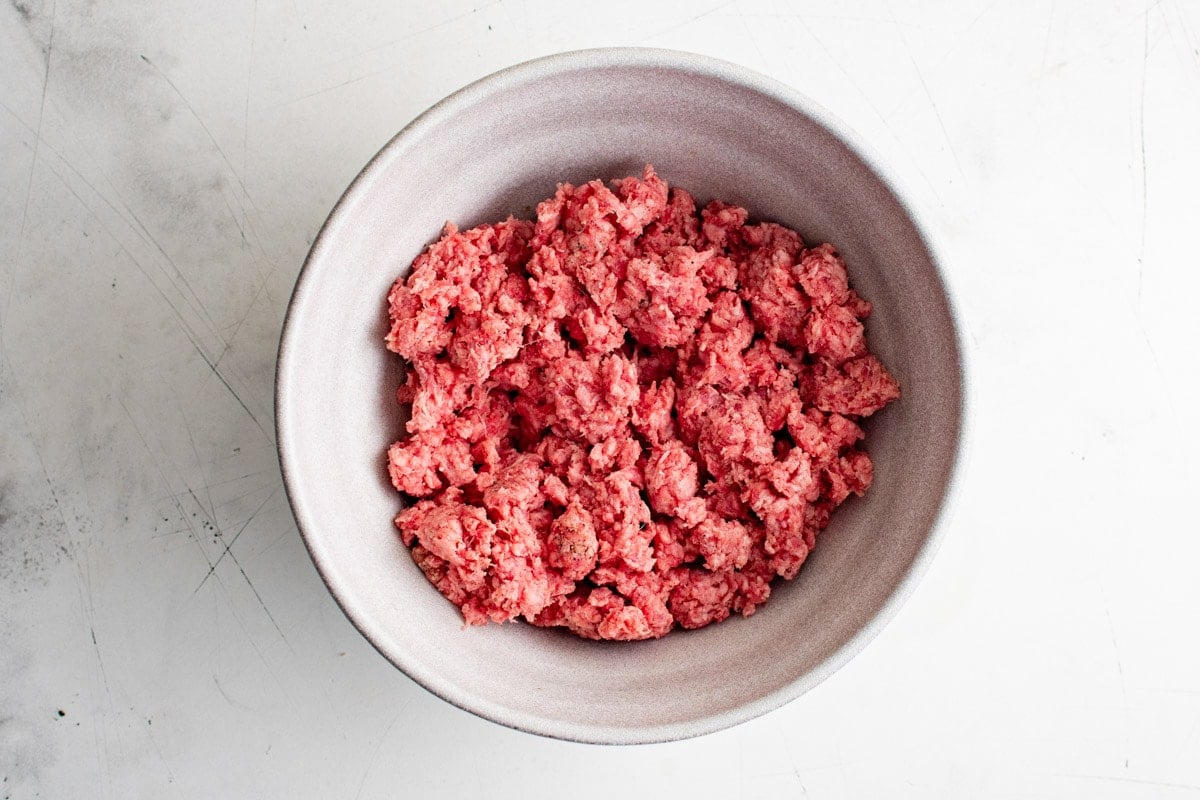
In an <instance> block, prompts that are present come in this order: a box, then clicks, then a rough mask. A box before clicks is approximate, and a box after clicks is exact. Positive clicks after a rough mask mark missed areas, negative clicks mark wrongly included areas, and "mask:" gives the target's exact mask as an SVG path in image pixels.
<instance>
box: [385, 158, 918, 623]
mask: <svg viewBox="0 0 1200 800" xmlns="http://www.w3.org/2000/svg"><path fill="white" fill-rule="evenodd" d="M388 313H389V317H390V319H391V328H390V330H389V332H388V334H387V339H386V342H387V347H388V349H389V350H391V351H392V352H394V353H397V354H398V355H400V356H401V357H402V358H403V359H404V360H405V362H406V379H405V382H404V384H403V385H402V386H401V387H400V388H399V390H398V392H397V398H398V400H399V402H401V403H403V404H406V405H407V406H408V407H409V408H410V417H409V420H408V422H407V425H406V427H407V435H406V436H405V437H404V438H402V439H401V440H400V441H398V442H396V443H395V444H393V445H392V446H391V447H390V448H389V449H388V454H387V459H388V472H389V475H390V477H391V479H392V483H393V484H394V485H395V487H396V489H397V490H399V491H400V492H402V493H403V494H404V495H406V496H407V497H408V498H409V501H410V502H409V503H408V505H407V507H406V508H405V509H404V510H403V511H402V512H401V513H400V514H399V515H398V516H397V517H396V520H395V522H396V526H397V527H398V528H399V530H400V535H401V537H402V539H403V541H404V543H405V545H407V546H409V547H410V548H411V552H412V556H413V560H414V561H415V562H416V564H417V566H418V567H419V568H420V569H421V571H422V572H423V573H424V574H425V576H426V577H427V578H428V579H429V581H430V582H431V583H432V584H433V585H434V586H435V587H437V589H438V591H440V592H441V593H442V594H443V595H445V596H446V597H447V598H448V599H449V600H450V601H451V602H452V603H454V604H455V605H457V606H458V607H459V608H460V609H461V611H462V614H463V618H464V619H465V620H466V621H467V622H468V623H471V624H484V623H487V622H489V621H493V622H504V621H508V620H514V619H524V620H526V621H527V622H530V623H532V624H534V625H542V626H561V627H564V628H566V629H568V630H570V631H572V632H573V633H575V634H578V635H579V636H583V637H587V638H589V639H620V640H633V639H648V638H654V637H659V636H663V635H664V634H666V633H668V632H669V631H671V630H672V629H674V628H675V627H681V628H699V627H702V626H704V625H708V624H710V623H713V622H719V621H721V620H724V619H726V618H727V617H729V616H730V615H731V614H735V613H736V614H742V615H745V616H749V615H751V614H753V613H754V611H755V610H756V609H757V608H758V607H760V606H761V605H762V604H763V603H765V602H766V601H767V599H768V597H769V596H770V593H771V584H772V582H773V581H774V580H776V579H791V578H793V577H795V576H796V574H797V573H798V571H799V570H800V568H801V566H802V565H803V563H804V561H805V559H806V558H807V557H808V554H809V553H810V552H811V551H812V548H813V547H815V546H816V541H817V536H818V534H819V533H820V532H821V530H822V529H824V527H825V526H826V525H827V524H828V523H829V519H830V515H831V513H832V512H833V510H834V509H835V508H836V507H837V506H838V505H840V504H841V503H843V502H845V501H846V500H847V499H848V498H849V497H850V496H851V495H862V494H863V493H864V492H866V491H867V489H868V488H869V487H870V485H871V480H872V476H873V469H872V464H871V459H870V457H869V456H868V455H867V453H866V452H865V451H864V450H863V449H862V448H861V441H862V439H863V430H862V428H861V427H860V425H859V423H860V422H861V421H862V419H863V418H864V417H868V416H870V415H871V414H874V413H875V412H876V411H878V410H880V409H881V408H883V407H884V406H885V405H887V404H888V403H890V402H891V401H893V400H895V399H896V398H897V397H899V394H900V390H899V386H898V385H897V383H896V381H895V380H894V379H893V378H892V376H891V375H889V374H888V372H887V370H886V369H884V367H883V365H882V364H881V363H880V362H879V360H878V359H877V358H876V357H875V356H873V355H872V354H871V353H870V352H869V351H868V349H867V342H866V338H865V334H864V330H863V320H864V319H865V318H866V317H867V316H868V315H869V314H870V313H871V304H870V303H868V302H867V301H866V300H864V299H862V298H861V297H859V296H858V295H857V294H856V293H855V292H854V290H853V289H851V288H850V285H849V281H848V278H847V273H846V267H845V264H844V263H843V262H842V259H841V258H840V257H839V256H838V254H837V252H836V251H835V250H834V248H833V247H832V246H831V245H828V244H819V245H816V246H813V247H809V246H807V245H806V244H805V243H804V242H803V240H802V239H801V238H800V236H799V235H798V234H797V233H796V232H794V231H791V230H788V229H787V228H784V227H782V226H780V225H776V224H773V223H769V222H764V223H759V224H751V223H750V222H749V215H748V213H747V212H746V210H745V209H742V208H738V207H736V206H731V205H727V204H724V203H721V202H716V201H714V202H711V203H709V204H708V205H707V206H705V207H704V208H703V209H700V210H697V208H696V203H695V200H694V199H693V198H692V196H691V195H689V194H688V193H687V192H686V191H684V190H682V189H679V188H669V187H668V186H667V184H666V183H665V182H664V181H663V180H662V179H661V178H659V177H658V175H656V174H655V172H654V169H653V167H651V166H649V165H647V166H646V168H645V171H644V172H643V174H642V176H641V177H640V178H636V177H629V178H625V179H623V180H619V181H616V182H614V183H613V184H612V185H611V186H607V185H605V184H604V183H603V182H601V181H591V182H590V183H587V184H584V185H582V186H572V185H570V184H561V185H559V187H558V190H557V192H556V193H555V195H554V197H552V198H550V199H548V200H545V201H544V202H542V203H541V204H540V205H539V206H538V208H537V218H536V220H534V221H524V220H518V219H513V218H509V219H507V220H505V221H504V222H500V223H497V224H494V225H482V226H480V227H478V228H473V229H471V230H468V231H460V230H458V229H456V228H455V227H454V226H453V225H447V226H446V230H445V231H444V233H443V235H442V237H441V238H440V239H438V241H436V242H435V243H434V244H432V245H430V247H429V248H427V249H426V250H425V252H423V253H421V255H420V256H418V257H417V259H416V260H415V261H414V262H413V264H412V268H411V270H409V271H408V273H407V274H406V275H405V276H404V277H402V278H400V279H399V280H397V281H396V283H395V284H394V285H393V287H392V289H391V292H390V293H389V294H388Z"/></svg>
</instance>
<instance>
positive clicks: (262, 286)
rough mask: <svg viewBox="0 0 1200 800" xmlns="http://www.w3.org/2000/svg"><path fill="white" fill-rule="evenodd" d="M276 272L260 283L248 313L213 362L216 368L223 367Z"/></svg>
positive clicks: (227, 337) (227, 338) (270, 273)
mask: <svg viewBox="0 0 1200 800" xmlns="http://www.w3.org/2000/svg"><path fill="white" fill-rule="evenodd" d="M274 272H275V271H274V270H271V271H269V272H268V273H267V274H266V275H264V276H263V279H262V281H260V282H259V284H258V289H256V290H255V292H254V296H253V297H251V298H250V302H249V304H247V306H246V313H245V314H242V317H241V319H239V320H238V321H237V325H234V326H233V332H232V333H231V334H229V335H228V336H226V337H225V347H224V348H223V349H222V350H221V353H220V354H219V355H218V356H217V358H216V360H215V361H213V366H214V367H219V366H221V359H223V358H225V354H226V353H228V352H229V348H230V347H232V346H233V343H234V341H235V340H236V339H237V335H238V333H240V332H241V330H242V326H243V325H245V324H246V320H247V319H249V318H250V314H251V312H253V311H254V304H255V303H257V302H258V298H259V297H261V296H262V293H263V290H264V289H266V288H267V281H269V280H270V279H271V276H272V275H273V274H274Z"/></svg>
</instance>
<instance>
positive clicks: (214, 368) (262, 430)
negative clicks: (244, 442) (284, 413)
mask: <svg viewBox="0 0 1200 800" xmlns="http://www.w3.org/2000/svg"><path fill="white" fill-rule="evenodd" d="M192 347H194V348H195V349H196V352H197V353H199V354H200V358H201V359H203V361H204V363H205V364H207V365H208V368H209V369H210V370H212V374H213V375H216V376H217V379H218V380H219V381H221V383H222V384H223V385H224V386H225V388H226V389H228V390H229V393H230V394H231V395H233V399H234V400H237V401H238V405H240V406H241V407H242V410H243V411H245V412H246V414H247V415H248V416H249V417H250V419H251V420H252V421H253V422H254V424H255V426H256V427H257V428H258V430H259V432H260V433H262V435H263V436H264V437H266V439H267V441H268V442H270V441H273V440H272V439H271V435H270V434H269V433H267V429H266V428H264V427H263V426H262V423H261V422H259V421H258V417H256V416H255V415H254V412H253V411H251V410H250V406H248V405H246V401H245V400H243V399H242V396H241V395H240V394H238V393H237V392H236V391H235V390H234V388H233V387H232V386H230V385H229V381H227V380H225V376H224V375H222V374H221V373H220V371H219V370H217V365H216V364H214V363H213V362H212V361H210V360H209V358H208V356H206V355H204V351H203V350H201V349H200V345H199V344H197V343H196V342H195V340H193V341H192Z"/></svg>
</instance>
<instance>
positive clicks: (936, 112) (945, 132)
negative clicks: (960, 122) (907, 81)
mask: <svg viewBox="0 0 1200 800" xmlns="http://www.w3.org/2000/svg"><path fill="white" fill-rule="evenodd" d="M888 15H889V16H890V17H891V18H892V23H893V24H896V25H897V35H898V36H899V38H900V43H901V44H902V45H904V52H905V53H906V54H907V55H908V60H909V61H910V62H912V65H913V71H914V72H916V73H917V81H918V82H920V84H921V89H922V91H924V93H925V97H926V99H927V100H929V106H930V108H932V109H933V116H934V118H935V119H937V123H938V127H939V128H941V130H942V137H943V138H944V139H945V140H946V148H947V149H948V150H949V151H950V157H951V158H952V159H954V166H955V167H957V168H958V173H959V175H964V176H965V175H966V173H965V172H963V168H962V162H961V161H960V160H959V158H958V152H957V151H956V150H955V149H954V141H953V140H952V139H951V138H950V131H949V129H947V128H946V120H945V119H944V118H943V117H942V110H941V109H940V108H939V107H938V104H937V101H936V100H934V99H933V92H931V91H930V90H929V83H928V82H926V80H925V73H924V72H922V71H921V67H920V65H919V64H918V63H917V58H916V56H914V55H913V51H912V47H910V46H909V44H908V38H907V37H906V36H905V35H904V32H903V31H902V30H900V29H899V25H898V22H897V20H896V14H895V12H894V11H892V8H891V6H888Z"/></svg>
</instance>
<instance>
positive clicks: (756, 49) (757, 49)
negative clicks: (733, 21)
mask: <svg viewBox="0 0 1200 800" xmlns="http://www.w3.org/2000/svg"><path fill="white" fill-rule="evenodd" d="M738 21H739V22H741V23H742V28H743V29H744V30H745V31H746V37H747V38H748V39H750V44H752V45H753V46H754V52H756V53H758V63H760V64H762V67H763V69H767V67H768V64H767V57H766V55H764V54H763V51H762V48H761V47H759V46H758V39H756V38H754V31H752V30H751V29H750V23H748V22H747V21H746V18H745V17H743V16H739V17H738Z"/></svg>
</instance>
